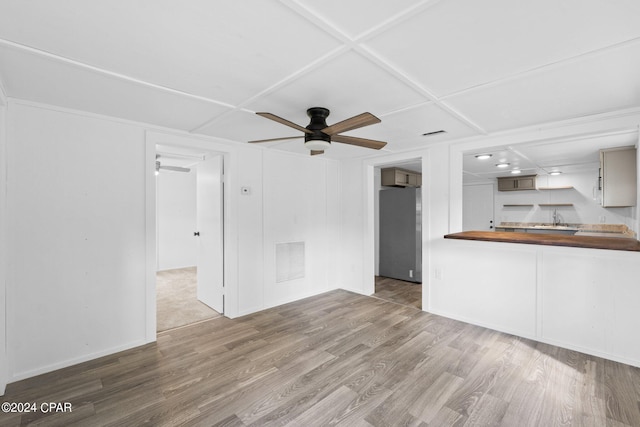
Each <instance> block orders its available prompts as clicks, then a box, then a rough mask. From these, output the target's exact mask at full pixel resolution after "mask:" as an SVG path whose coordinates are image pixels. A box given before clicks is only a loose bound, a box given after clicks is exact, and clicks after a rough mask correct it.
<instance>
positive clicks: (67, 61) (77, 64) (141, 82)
mask: <svg viewBox="0 0 640 427" xmlns="http://www.w3.org/2000/svg"><path fill="white" fill-rule="evenodd" d="M0 45H5V46H7V47H9V48H12V49H15V50H19V51H23V52H26V53H28V54H31V55H35V56H43V57H45V58H48V59H52V60H54V61H58V62H62V63H65V64H68V65H72V66H74V67H76V68H82V69H84V70H90V71H94V72H96V73H99V74H103V75H106V76H109V77H113V78H116V79H119V80H124V81H127V82H129V83H134V84H137V85H139V86H144V87H148V88H152V89H157V90H161V91H163V92H167V93H171V94H174V95H180V96H185V97H187V98H191V99H196V100H199V101H203V102H207V103H210V104H215V105H219V106H222V107H227V108H236V107H235V105H232V104H228V103H226V102H222V101H217V100H215V99H211V98H206V97H204V96H200V95H194V94H192V93H188V92H184V91H181V90H176V89H171V88H169V87H166V86H162V85H157V84H155V83H150V82H147V81H144V80H140V79H136V78H134V77H130V76H127V75H125V74H120V73H116V72H113V71H109V70H105V69H104V68H99V67H94V66H93V65H89V64H85V63H84V62H80V61H75V60H73V59H69V58H65V57H63V56H58V55H55V54H53V53H50V52H46V51H43V50H40V49H36V48H33V47H30V46H25V45H22V44H19V43H15V42H12V41H9V40H5V39H0Z"/></svg>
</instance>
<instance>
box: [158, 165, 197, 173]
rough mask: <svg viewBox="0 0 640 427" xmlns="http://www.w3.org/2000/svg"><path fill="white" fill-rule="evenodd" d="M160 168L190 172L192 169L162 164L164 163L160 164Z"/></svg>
mask: <svg viewBox="0 0 640 427" xmlns="http://www.w3.org/2000/svg"><path fill="white" fill-rule="evenodd" d="M158 169H163V170H167V171H174V172H190V171H191V169H189V168H183V167H182V166H162V165H160V166H159V167H158Z"/></svg>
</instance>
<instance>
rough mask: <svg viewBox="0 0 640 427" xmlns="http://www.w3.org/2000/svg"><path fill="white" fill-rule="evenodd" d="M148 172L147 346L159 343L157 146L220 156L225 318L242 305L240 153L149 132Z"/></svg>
mask: <svg viewBox="0 0 640 427" xmlns="http://www.w3.org/2000/svg"><path fill="white" fill-rule="evenodd" d="M145 140H146V143H145V144H146V146H145V149H146V157H145V159H146V162H147V163H146V168H147V173H146V175H145V187H146V190H145V200H146V224H147V225H146V233H147V238H146V250H147V257H146V272H147V275H146V284H147V286H146V289H147V299H146V301H147V303H146V319H147V322H146V335H147V342H151V341H155V337H156V330H155V329H156V318H155V316H156V307H155V297H156V293H155V273H156V236H155V233H156V228H155V225H156V219H155V218H156V212H155V206H156V178H155V173H154V172H155V150H156V148H155V147H156V145H157V144H163V145H174V146H181V147H191V148H198V149H202V150H204V151H209V152H216V153H220V154H221V155H222V156H223V164H224V182H223V188H224V242H225V244H224V272H225V273H224V286H225V291H224V292H225V307H224V311H225V312H224V315H225V316H226V317H229V318H234V317H237V316H238V315H239V309H238V307H239V302H238V223H237V218H238V215H237V209H238V208H237V205H238V203H237V197H238V196H237V194H236V193H238V192H237V191H233V190H232V189H233V188H236V185H235V183H236V181H237V174H238V153H237V149H236V147H234V144H226V143H224V142H219V141H214V140H212V139H211V138H206V137H198V136H196V135H177V134H175V133H161V132H154V131H147V132H146V136H145Z"/></svg>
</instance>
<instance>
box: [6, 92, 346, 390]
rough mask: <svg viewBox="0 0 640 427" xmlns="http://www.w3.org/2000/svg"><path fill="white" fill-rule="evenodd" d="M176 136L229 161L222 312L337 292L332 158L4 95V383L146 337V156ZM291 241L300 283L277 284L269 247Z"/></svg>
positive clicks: (149, 228) (151, 202) (149, 299)
mask: <svg viewBox="0 0 640 427" xmlns="http://www.w3.org/2000/svg"><path fill="white" fill-rule="evenodd" d="M1 124H2V122H0V125H1ZM150 135H151V136H154V138H155V139H153V138H151V136H150ZM152 139H153V140H152ZM178 140H179V141H180V142H181V143H185V144H200V147H201V148H202V147H204V148H207V149H209V150H212V151H217V152H222V153H224V156H225V169H226V171H225V194H226V195H225V222H226V224H225V284H226V285H228V286H227V287H226V288H225V292H227V295H226V297H225V301H226V303H227V304H228V305H227V307H228V312H227V308H225V312H226V313H227V314H228V315H229V316H231V317H235V316H238V315H242V314H248V313H251V312H254V311H257V310H260V309H264V308H267V307H269V306H272V305H276V304H281V303H284V302H288V301H293V300H295V299H298V298H302V297H305V296H308V295H313V294H317V293H321V292H324V291H327V290H330V289H335V288H337V287H338V284H339V278H340V269H339V268H338V267H335V268H327V266H337V265H339V262H340V260H341V258H342V252H341V249H340V245H339V242H340V234H341V229H340V212H341V185H340V182H341V181H340V170H339V164H338V162H335V161H331V160H328V159H323V158H319V157H318V156H315V157H313V158H311V157H309V156H299V155H292V154H285V153H278V152H276V151H274V150H268V149H263V148H257V147H251V146H248V145H241V144H238V143H231V142H224V141H221V140H214V139H212V138H194V137H193V136H188V135H184V134H180V133H177V132H176V133H169V132H165V131H156V130H153V131H149V129H148V127H147V126H145V125H143V124H137V123H132V122H125V121H121V120H116V119H110V118H107V117H102V116H96V115H92V114H85V113H82V112H73V111H69V110H64V109H59V108H56V107H50V106H44V105H39V104H33V103H29V102H23V101H18V100H11V101H10V104H9V114H8V137H7V156H6V162H7V165H8V166H7V168H5V167H4V166H2V169H3V170H4V169H7V170H8V180H7V183H8V185H7V216H6V225H7V227H6V230H7V236H6V237H7V239H6V241H7V247H8V251H7V289H6V298H7V300H6V303H7V304H6V305H7V313H6V322H7V325H6V331H7V362H6V364H2V365H1V366H0V371H2V370H4V369H5V368H6V372H7V373H8V374H7V375H8V381H9V382H12V381H16V380H18V379H22V378H27V377H30V376H33V375H36V374H39V373H44V372H47V371H51V370H54V369H57V368H60V367H64V366H68V365H71V364H74V363H78V362H81V361H85V360H89V359H92V358H95V357H99V356H102V355H105V354H109V353H112V352H115V351H119V350H122V349H126V348H130V347H133V346H137V345H140V344H143V343H145V342H148V341H150V340H153V339H154V337H155V320H154V319H155V305H154V304H153V301H155V286H154V281H153V277H154V275H155V270H156V262H155V261H156V260H155V256H156V255H155V243H156V229H155V228H156V227H155V215H156V212H155V206H156V189H155V180H156V178H155V177H154V176H153V153H154V152H155V148H154V147H155V144H156V143H166V144H170V145H171V144H175V143H177V142H176V141H178ZM0 142H1V140H0ZM0 147H1V145H0ZM3 161H4V156H3ZM3 165H4V164H3ZM245 186H246V187H250V188H251V193H250V194H249V195H241V193H240V188H241V187H245ZM0 194H2V193H0ZM0 201H2V198H0ZM0 208H1V206H0ZM0 225H2V223H0ZM0 230H2V228H0ZM292 240H294V241H304V242H305V244H306V249H307V257H306V265H305V267H306V270H305V277H304V278H303V279H300V280H296V281H292V282H283V283H275V276H274V251H275V244H276V243H280V242H288V241H292ZM3 241H4V239H3ZM149 254H151V255H149ZM150 310H152V311H150ZM3 319H4V316H2V317H1V318H0V325H1V322H2V320H3ZM2 330H3V331H4V328H2ZM0 337H1V334H0ZM0 362H2V359H1V356H0Z"/></svg>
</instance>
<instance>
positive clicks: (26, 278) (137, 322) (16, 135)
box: [7, 102, 145, 380]
mask: <svg viewBox="0 0 640 427" xmlns="http://www.w3.org/2000/svg"><path fill="white" fill-rule="evenodd" d="M7 162H8V165H9V168H8V169H9V173H8V186H7V196H8V206H7V211H8V212H7V213H8V215H7V223H8V236H7V241H8V248H9V250H8V263H7V264H8V265H7V267H8V268H7V270H8V271H7V276H8V278H7V347H8V366H9V373H10V380H17V379H20V378H25V377H29V376H31V375H34V374H38V373H41V372H44V371H48V370H51V369H55V368H58V367H61V366H66V365H69V364H72V363H74V362H76V361H81V360H86V359H89V358H92V357H96V356H101V355H104V354H107V353H111V352H114V351H117V350H121V349H123V348H127V347H131V346H135V345H138V344H141V343H143V342H144V337H145V305H144V302H145V288H144V283H145V263H144V260H145V206H144V200H145V186H144V176H145V175H144V164H145V162H144V129H143V128H141V127H139V126H134V125H128V124H123V123H118V122H113V121H108V120H103V119H98V118H91V117H86V116H79V115H76V114H70V113H66V112H62V111H54V110H51V109H47V108H39V107H35V106H29V105H25V104H21V103H19V102H11V103H10V105H9V114H8V141H7Z"/></svg>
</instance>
